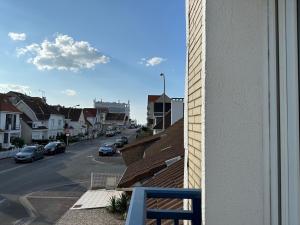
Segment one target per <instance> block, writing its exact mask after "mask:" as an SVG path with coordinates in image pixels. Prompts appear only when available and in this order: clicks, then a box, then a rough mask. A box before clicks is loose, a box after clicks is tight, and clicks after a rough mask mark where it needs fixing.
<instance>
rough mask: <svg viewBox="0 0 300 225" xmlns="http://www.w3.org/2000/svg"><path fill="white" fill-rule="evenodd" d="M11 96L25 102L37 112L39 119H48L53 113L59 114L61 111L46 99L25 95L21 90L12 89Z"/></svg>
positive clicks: (9, 93)
mask: <svg viewBox="0 0 300 225" xmlns="http://www.w3.org/2000/svg"><path fill="white" fill-rule="evenodd" d="M8 95H9V96H15V97H17V98H18V99H19V100H22V101H23V102H25V103H26V104H27V105H28V106H29V107H30V108H31V110H32V111H33V112H34V113H35V115H36V117H37V118H38V120H48V119H49V118H50V115H51V114H56V115H59V114H60V113H59V112H58V111H57V110H56V108H55V107H52V106H50V105H48V104H47V103H46V102H45V100H44V99H42V98H39V97H31V96H28V95H24V94H22V93H19V92H14V91H10V92H8Z"/></svg>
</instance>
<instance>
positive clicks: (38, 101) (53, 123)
mask: <svg viewBox="0 0 300 225" xmlns="http://www.w3.org/2000/svg"><path fill="white" fill-rule="evenodd" d="M7 95H8V96H9V99H10V101H11V102H12V103H13V104H14V106H15V107H16V108H17V109H18V110H19V111H21V112H22V115H21V125H22V132H21V136H22V138H23V139H24V141H25V143H26V144H29V143H32V142H46V141H48V140H51V139H56V137H57V136H60V135H62V134H63V133H64V115H62V114H61V113H59V112H58V111H57V110H56V109H55V108H54V107H52V106H50V105H48V104H47V103H46V99H45V98H39V97H31V96H27V95H24V94H21V93H18V92H12V91H11V92H9V93H7Z"/></svg>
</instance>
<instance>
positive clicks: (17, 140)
mask: <svg viewBox="0 0 300 225" xmlns="http://www.w3.org/2000/svg"><path fill="white" fill-rule="evenodd" d="M11 143H12V144H13V145H14V146H16V147H17V148H22V147H23V146H24V144H25V142H24V140H23V139H22V138H19V137H18V138H14V139H13V140H12V142H11Z"/></svg>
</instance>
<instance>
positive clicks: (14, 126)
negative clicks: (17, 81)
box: [0, 94, 21, 149]
mask: <svg viewBox="0 0 300 225" xmlns="http://www.w3.org/2000/svg"><path fill="white" fill-rule="evenodd" d="M20 114H21V112H20V111H19V110H18V109H17V108H16V107H15V106H13V105H12V104H11V103H10V101H9V99H8V97H7V96H6V95H4V94H0V145H1V146H0V147H1V148H4V149H8V148H10V147H11V146H12V144H11V142H12V140H13V139H14V138H16V137H20V136H21V125H20Z"/></svg>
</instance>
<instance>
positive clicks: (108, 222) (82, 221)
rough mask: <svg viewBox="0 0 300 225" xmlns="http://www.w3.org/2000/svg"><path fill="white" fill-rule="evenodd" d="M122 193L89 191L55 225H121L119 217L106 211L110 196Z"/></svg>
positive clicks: (122, 221)
mask: <svg viewBox="0 0 300 225" xmlns="http://www.w3.org/2000/svg"><path fill="white" fill-rule="evenodd" d="M121 193H122V192H120V191H114V190H104V189H102V190H89V191H87V192H86V193H84V194H83V195H82V196H81V198H80V199H79V200H78V201H77V202H76V203H75V204H74V205H73V207H72V208H71V209H69V210H68V211H67V212H66V213H65V215H63V216H62V217H61V218H60V219H59V221H58V222H57V223H56V225H99V224H101V225H123V224H125V221H124V220H121V218H119V217H120V216H119V215H115V214H111V213H109V212H108V211H107V210H106V207H107V206H108V205H109V200H110V197H111V196H119V195H120V194H121Z"/></svg>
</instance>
